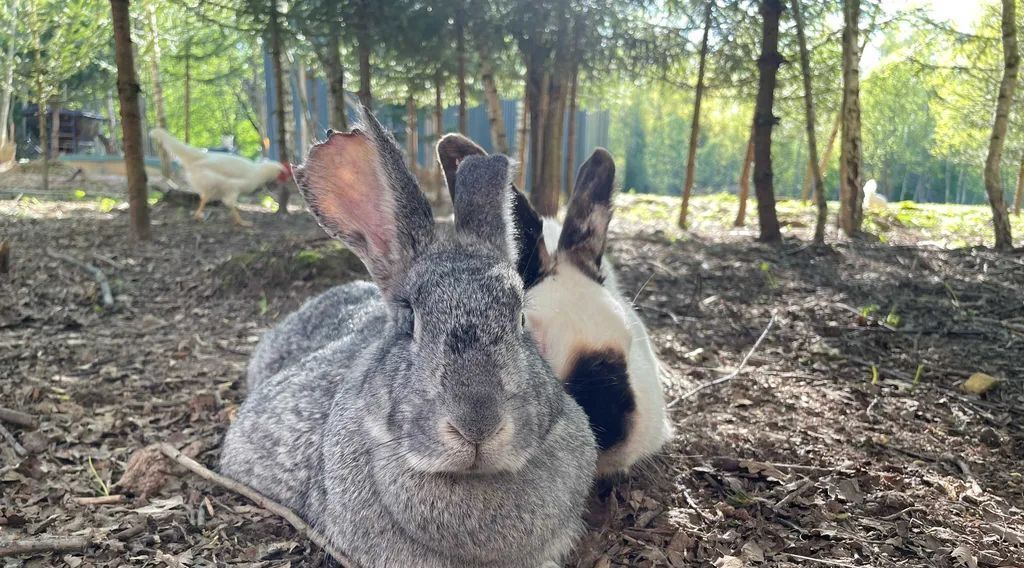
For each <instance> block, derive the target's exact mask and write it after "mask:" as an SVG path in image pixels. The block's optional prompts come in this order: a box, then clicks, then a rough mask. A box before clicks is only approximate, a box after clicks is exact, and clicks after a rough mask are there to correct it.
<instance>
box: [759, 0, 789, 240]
mask: <svg viewBox="0 0 1024 568" xmlns="http://www.w3.org/2000/svg"><path fill="white" fill-rule="evenodd" d="M783 9H784V7H783V5H782V2H781V1H780V0H762V1H761V18H762V24H761V56H760V57H759V58H758V60H757V67H758V71H759V74H758V85H757V104H756V106H755V111H754V192H755V193H756V195H757V218H758V221H759V224H760V236H758V239H757V240H758V241H760V242H763V243H781V242H782V232H781V230H780V228H779V218H778V216H777V214H776V212H775V188H774V184H773V176H774V174H773V173H772V128H773V127H774V126H775V123H776V122H777V121H778V119H777V118H776V117H775V115H774V114H773V112H772V108H773V106H774V103H775V84H776V79H777V75H778V72H779V66H780V65H782V63H783V61H784V59H783V58H782V55H781V54H780V53H779V17H780V16H781V15H782V11H783Z"/></svg>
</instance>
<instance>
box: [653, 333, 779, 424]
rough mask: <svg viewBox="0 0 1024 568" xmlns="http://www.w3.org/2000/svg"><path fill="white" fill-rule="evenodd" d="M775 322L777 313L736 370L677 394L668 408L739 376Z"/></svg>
mask: <svg viewBox="0 0 1024 568" xmlns="http://www.w3.org/2000/svg"><path fill="white" fill-rule="evenodd" d="M774 323H775V314H772V318H771V319H770V320H768V325H767V326H766V327H765V328H764V331H762V332H761V336H760V337H758V338H757V341H755V342H754V346H753V347H751V348H750V351H748V352H747V355H746V356H745V357H744V358H743V360H742V361H740V364H739V366H738V367H736V370H734V371H733V372H731V373H729V374H728V375H726V376H724V377H722V378H720V379H715V380H713V381H711V382H709V383H704V384H703V385H700V386H699V387H696V388H694V389H692V390H690V391H689V392H687V393H685V394H683V395H681V396H677V397H676V398H675V399H674V400H673V401H672V402H670V403H668V406H667V408H672V407H673V406H675V405H677V404H679V402H680V401H683V400H686V399H688V398H690V397H691V396H693V395H695V394H697V393H699V392H700V391H702V390H704V389H706V388H710V387H713V386H715V385H720V384H722V383H725V382H728V381H731V380H733V379H735V378H736V377H738V376H739V374H740V372H741V371H743V368H744V367H746V366H747V361H749V360H750V357H751V355H753V354H754V352H755V351H757V348H758V347H760V346H761V342H762V341H764V338H765V337H767V335H768V332H769V331H770V330H771V329H772V325H773V324H774Z"/></svg>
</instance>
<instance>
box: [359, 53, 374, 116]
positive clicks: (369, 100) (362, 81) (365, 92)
mask: <svg viewBox="0 0 1024 568" xmlns="http://www.w3.org/2000/svg"><path fill="white" fill-rule="evenodd" d="M371 73H372V69H371V67H370V40H369V39H368V38H367V37H366V36H365V35H364V36H363V37H361V38H360V39H359V103H360V104H362V105H363V106H364V107H366V108H368V109H373V93H371V92H370V75H371Z"/></svg>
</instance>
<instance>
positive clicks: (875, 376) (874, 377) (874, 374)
mask: <svg viewBox="0 0 1024 568" xmlns="http://www.w3.org/2000/svg"><path fill="white" fill-rule="evenodd" d="M871 384H872V385H877V384H878V367H877V366H876V365H871Z"/></svg>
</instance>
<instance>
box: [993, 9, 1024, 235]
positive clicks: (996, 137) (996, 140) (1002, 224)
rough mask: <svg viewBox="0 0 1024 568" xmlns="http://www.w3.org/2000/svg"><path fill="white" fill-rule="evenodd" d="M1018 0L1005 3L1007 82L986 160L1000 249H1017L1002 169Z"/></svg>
mask: <svg viewBox="0 0 1024 568" xmlns="http://www.w3.org/2000/svg"><path fill="white" fill-rule="evenodd" d="M1016 12H1017V7H1016V2H1015V0H1003V14H1002V20H1003V21H1002V30H1003V79H1002V81H1001V82H1000V83H999V96H998V98H997V99H996V112H995V119H994V120H993V123H992V136H991V137H990V138H989V144H988V157H987V158H986V159H985V193H987V194H988V202H989V205H991V206H992V227H993V229H994V231H995V237H996V249H997V250H1009V249H1011V248H1013V235H1012V234H1011V232H1010V217H1009V215H1008V214H1007V211H1006V202H1005V200H1004V195H1003V188H1002V185H1001V184H1000V182H999V165H1000V162H1001V161H1002V158H1003V144H1004V143H1005V142H1006V129H1007V127H1008V126H1009V121H1010V107H1011V106H1012V105H1013V93H1014V90H1015V88H1016V86H1017V70H1018V68H1019V67H1020V53H1019V52H1018V51H1017V20H1016V17H1017V16H1016Z"/></svg>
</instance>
